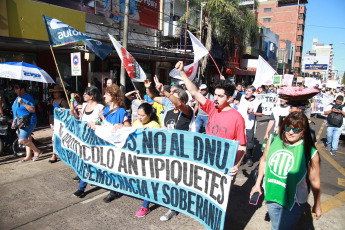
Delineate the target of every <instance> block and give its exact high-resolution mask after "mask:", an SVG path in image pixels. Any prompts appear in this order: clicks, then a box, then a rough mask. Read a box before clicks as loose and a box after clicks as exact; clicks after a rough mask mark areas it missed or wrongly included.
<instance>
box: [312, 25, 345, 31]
mask: <svg viewBox="0 0 345 230" xmlns="http://www.w3.org/2000/svg"><path fill="white" fill-rule="evenodd" d="M307 26H313V27H320V28H327V29H340V30H345V27H336V26H320V25H309V24H307Z"/></svg>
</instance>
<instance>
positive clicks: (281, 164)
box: [268, 149, 294, 179]
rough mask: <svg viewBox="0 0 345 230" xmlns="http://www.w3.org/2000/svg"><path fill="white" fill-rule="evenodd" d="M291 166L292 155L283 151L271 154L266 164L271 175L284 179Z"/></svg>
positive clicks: (292, 161)
mask: <svg viewBox="0 0 345 230" xmlns="http://www.w3.org/2000/svg"><path fill="white" fill-rule="evenodd" d="M293 164H294V158H293V153H292V152H290V151H288V150H286V149H284V150H278V151H276V152H274V153H273V154H272V156H271V157H270V160H269V162H268V168H269V169H270V171H271V173H273V174H274V175H276V176H277V177H279V178H283V179H285V178H287V175H288V173H289V172H290V170H291V169H292V167H293Z"/></svg>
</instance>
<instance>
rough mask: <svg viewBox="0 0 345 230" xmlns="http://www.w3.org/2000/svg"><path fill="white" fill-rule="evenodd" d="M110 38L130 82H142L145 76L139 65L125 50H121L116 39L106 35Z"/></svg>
mask: <svg viewBox="0 0 345 230" xmlns="http://www.w3.org/2000/svg"><path fill="white" fill-rule="evenodd" d="M108 35H109V37H110V40H111V42H112V43H113V45H114V47H115V49H116V52H117V54H118V55H119V57H120V59H121V61H122V64H123V66H124V67H125V69H126V71H127V74H128V76H129V78H130V79H131V80H132V81H137V82H143V81H144V80H145V79H146V74H145V72H144V70H143V69H142V68H141V66H140V65H139V63H138V62H137V61H136V60H135V59H134V57H133V56H132V55H131V54H130V53H129V52H128V51H127V50H126V49H125V48H123V47H122V46H121V45H120V43H119V42H118V41H116V39H115V38H114V37H113V36H112V35H110V34H108Z"/></svg>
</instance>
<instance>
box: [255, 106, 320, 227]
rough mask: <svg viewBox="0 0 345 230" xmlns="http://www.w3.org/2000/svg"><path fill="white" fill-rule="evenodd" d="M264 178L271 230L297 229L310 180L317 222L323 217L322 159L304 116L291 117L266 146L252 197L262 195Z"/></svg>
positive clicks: (294, 114)
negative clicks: (321, 198)
mask: <svg viewBox="0 0 345 230" xmlns="http://www.w3.org/2000/svg"><path fill="white" fill-rule="evenodd" d="M271 142H272V143H271ZM264 176H265V180H264V188H265V200H266V201H267V208H268V213H269V215H270V219H271V229H294V227H295V226H296V224H297V223H298V220H299V218H300V217H301V215H302V214H303V212H304V210H305V208H306V207H307V198H308V185H307V176H308V179H309V181H310V185H311V190H312V192H313V195H314V206H313V212H314V213H315V214H316V219H319V218H320V217H321V215H322V211H321V201H320V196H321V182H320V158H319V154H318V152H317V150H316V148H315V145H314V142H313V140H312V137H311V135H310V128H309V124H308V119H307V117H306V116H305V115H304V114H303V113H301V112H292V113H290V114H289V115H288V116H287V117H286V118H285V119H284V121H283V123H282V125H281V126H280V127H279V135H277V136H276V137H275V136H271V138H270V140H269V141H268V142H267V145H266V148H265V150H264V153H263V156H262V157H261V160H260V166H259V174H258V179H257V181H256V183H255V185H254V187H253V188H252V191H251V193H250V197H252V196H253V194H254V193H256V192H258V193H259V194H262V191H261V182H262V181H263V178H264Z"/></svg>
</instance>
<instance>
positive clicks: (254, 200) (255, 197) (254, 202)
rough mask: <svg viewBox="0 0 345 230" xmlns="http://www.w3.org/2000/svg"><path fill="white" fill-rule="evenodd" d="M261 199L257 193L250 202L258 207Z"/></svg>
mask: <svg viewBox="0 0 345 230" xmlns="http://www.w3.org/2000/svg"><path fill="white" fill-rule="evenodd" d="M259 198H260V193H259V192H255V193H254V194H253V195H252V197H251V198H250V200H249V204H252V205H257V204H258V201H259Z"/></svg>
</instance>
